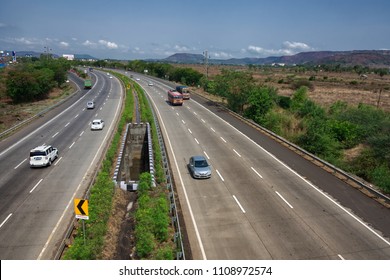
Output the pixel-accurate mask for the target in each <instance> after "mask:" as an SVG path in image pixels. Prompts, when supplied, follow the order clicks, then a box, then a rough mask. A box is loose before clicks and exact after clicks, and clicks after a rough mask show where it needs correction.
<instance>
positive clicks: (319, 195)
mask: <svg viewBox="0 0 390 280" xmlns="http://www.w3.org/2000/svg"><path fill="white" fill-rule="evenodd" d="M137 77H139V79H140V81H138V82H139V83H140V84H141V85H142V86H143V88H144V89H145V91H146V92H147V94H148V96H149V98H150V100H151V104H152V105H153V107H154V108H155V110H156V115H157V116H158V118H159V121H160V126H161V128H162V130H163V134H164V139H165V142H166V146H167V149H168V154H169V157H170V161H171V168H172V172H173V176H174V179H175V183H176V189H177V192H178V195H179V198H180V203H181V205H182V208H183V209H182V211H183V213H184V214H185V219H186V225H187V230H188V234H189V236H190V240H192V242H191V245H192V246H191V248H192V253H193V257H194V258H195V259H389V257H390V242H389V240H388V236H389V233H390V218H389V217H390V216H389V209H387V208H386V207H384V206H383V205H381V204H379V203H377V202H376V201H374V200H372V199H370V198H368V197H367V196H365V195H364V194H362V193H361V192H359V191H357V190H356V189H353V188H351V187H350V186H348V185H346V184H345V183H344V182H342V181H340V180H339V179H337V178H336V177H334V176H333V175H331V174H329V173H328V172H326V171H324V170H323V169H321V168H319V167H318V166H317V165H314V164H312V163H310V162H309V161H307V160H305V159H304V158H302V157H301V156H298V155H297V154H295V153H294V152H292V151H291V150H288V149H286V148H285V147H284V146H283V145H280V144H279V143H277V142H275V141H274V140H272V139H270V138H269V137H267V136H265V135H263V134H261V133H259V131H257V130H256V129H254V128H253V127H250V126H248V125H246V124H243V123H242V122H241V121H240V120H238V119H237V118H235V117H233V116H232V115H231V114H229V113H228V112H227V111H226V110H224V109H223V108H220V107H219V106H215V104H213V103H212V102H209V101H207V100H204V99H203V98H201V97H199V96H196V95H193V96H192V98H191V100H189V101H185V102H184V105H183V106H170V105H169V104H168V103H167V100H166V99H167V94H166V92H167V90H168V88H170V87H173V86H172V85H169V86H167V85H166V84H167V83H166V82H162V81H158V80H154V81H153V84H154V86H148V80H149V79H151V78H150V77H147V78H146V77H144V76H137ZM194 154H202V155H205V156H206V157H207V158H208V159H209V161H210V162H211V164H212V168H213V176H212V178H211V179H209V180H194V179H192V178H191V176H190V175H189V172H188V169H187V166H186V165H187V163H188V159H189V157H190V156H191V155H194Z"/></svg>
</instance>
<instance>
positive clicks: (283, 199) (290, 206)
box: [275, 191, 294, 209]
mask: <svg viewBox="0 0 390 280" xmlns="http://www.w3.org/2000/svg"><path fill="white" fill-rule="evenodd" d="M275 192H276V194H277V195H278V196H279V197H280V198H281V199H282V200H283V201H284V202H285V203H286V204H287V205H288V206H289V207H290V208H291V209H293V208H294V207H292V205H291V204H290V203H288V201H287V200H286V199H285V198H284V197H283V196H282V195H281V194H280V193H278V192H277V191H275Z"/></svg>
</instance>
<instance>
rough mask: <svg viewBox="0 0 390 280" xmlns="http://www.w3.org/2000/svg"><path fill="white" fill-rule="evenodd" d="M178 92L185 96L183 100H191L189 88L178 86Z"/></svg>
mask: <svg viewBox="0 0 390 280" xmlns="http://www.w3.org/2000/svg"><path fill="white" fill-rule="evenodd" d="M176 90H177V91H178V92H180V93H181V94H182V95H183V99H184V100H186V99H190V90H189V88H188V87H187V86H177V87H176Z"/></svg>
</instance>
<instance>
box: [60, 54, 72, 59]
mask: <svg viewBox="0 0 390 280" xmlns="http://www.w3.org/2000/svg"><path fill="white" fill-rule="evenodd" d="M62 57H63V58H66V59H67V60H74V54H63V55H62Z"/></svg>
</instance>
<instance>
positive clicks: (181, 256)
mask: <svg viewBox="0 0 390 280" xmlns="http://www.w3.org/2000/svg"><path fill="white" fill-rule="evenodd" d="M147 100H148V101H149V97H147ZM150 108H152V114H153V118H154V123H155V125H156V131H157V137H158V142H159V144H160V145H159V146H160V150H161V157H162V164H163V168H164V174H165V183H166V186H167V189H168V191H169V195H168V197H169V200H170V203H171V205H170V212H171V217H172V224H173V226H174V227H175V236H174V241H175V243H176V246H177V249H178V250H177V254H176V259H177V260H185V259H186V258H185V252H184V245H183V238H182V233H181V227H180V219H179V215H178V213H177V205H176V198H175V191H174V188H173V185H174V184H173V180H172V176H171V173H170V167H169V161H168V156H167V152H166V150H165V143H164V138H163V135H162V133H161V129H160V125H159V122H158V119H157V117H156V114H155V112H154V109H153V107H152V106H150Z"/></svg>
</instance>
